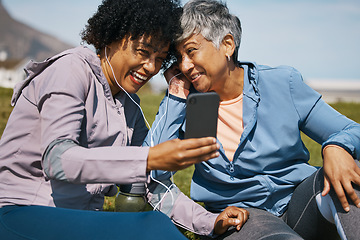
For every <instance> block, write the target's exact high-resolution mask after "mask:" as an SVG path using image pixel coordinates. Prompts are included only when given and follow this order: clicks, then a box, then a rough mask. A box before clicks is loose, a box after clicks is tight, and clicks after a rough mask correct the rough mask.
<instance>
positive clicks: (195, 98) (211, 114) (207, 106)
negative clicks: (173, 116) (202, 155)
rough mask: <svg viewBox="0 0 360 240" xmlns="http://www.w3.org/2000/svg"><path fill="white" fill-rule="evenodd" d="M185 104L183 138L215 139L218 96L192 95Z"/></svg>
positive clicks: (210, 93)
mask: <svg viewBox="0 0 360 240" xmlns="http://www.w3.org/2000/svg"><path fill="white" fill-rule="evenodd" d="M186 102H187V105H186V123H185V138H201V137H215V138H216V132H217V121H218V110H219V102H220V97H219V95H218V94H217V93H216V92H207V93H192V94H190V95H189V96H188V98H187V100H186Z"/></svg>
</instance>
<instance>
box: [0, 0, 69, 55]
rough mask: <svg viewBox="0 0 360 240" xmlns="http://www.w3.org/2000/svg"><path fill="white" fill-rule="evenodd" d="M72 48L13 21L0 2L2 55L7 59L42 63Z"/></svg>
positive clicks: (0, 50) (0, 51)
mask: <svg viewBox="0 0 360 240" xmlns="http://www.w3.org/2000/svg"><path fill="white" fill-rule="evenodd" d="M71 47H73V46H71V45H70V44H67V43H64V42H62V41H60V40H58V39H57V38H55V37H52V36H50V35H48V34H44V33H42V32H40V31H38V30H36V29H34V28H32V27H30V26H27V25H26V24H24V23H21V22H19V21H17V20H15V19H13V18H12V17H11V16H10V14H9V13H8V11H7V10H6V9H5V7H4V6H3V4H2V1H1V0H0V53H2V54H3V55H4V54H5V55H6V58H7V59H26V58H30V59H34V60H37V61H41V60H44V59H46V58H48V57H50V56H52V55H54V54H57V53H59V52H61V51H63V50H65V49H68V48H71Z"/></svg>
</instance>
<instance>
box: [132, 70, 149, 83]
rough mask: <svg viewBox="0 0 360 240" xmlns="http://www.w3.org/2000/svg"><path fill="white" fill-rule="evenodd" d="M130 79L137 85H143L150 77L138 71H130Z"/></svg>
mask: <svg viewBox="0 0 360 240" xmlns="http://www.w3.org/2000/svg"><path fill="white" fill-rule="evenodd" d="M130 79H131V80H132V81H133V82H134V83H136V84H138V85H144V84H145V83H146V82H147V81H148V80H149V79H150V77H148V76H146V75H143V74H141V73H138V72H133V71H131V72H130Z"/></svg>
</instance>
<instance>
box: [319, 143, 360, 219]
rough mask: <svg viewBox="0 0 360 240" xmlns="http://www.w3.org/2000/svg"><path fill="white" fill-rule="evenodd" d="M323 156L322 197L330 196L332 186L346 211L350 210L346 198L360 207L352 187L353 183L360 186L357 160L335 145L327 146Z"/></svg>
mask: <svg viewBox="0 0 360 240" xmlns="http://www.w3.org/2000/svg"><path fill="white" fill-rule="evenodd" d="M323 156H324V189H323V192H322V196H325V195H326V194H328V193H329V191H330V188H331V186H332V187H333V188H334V190H335V192H336V195H337V196H338V198H339V200H340V202H341V205H342V207H343V208H344V210H345V211H347V212H348V211H349V210H350V208H349V203H348V201H347V199H346V196H348V197H349V198H350V199H351V201H353V203H354V204H355V205H356V206H357V207H360V199H359V197H358V196H357V195H356V193H355V191H354V188H353V186H352V183H354V184H356V185H358V186H360V168H359V167H358V166H357V165H356V163H355V160H354V159H353V158H352V156H351V155H350V154H349V153H348V152H347V151H345V150H344V149H343V148H341V147H338V146H335V145H328V146H326V147H325V148H324V151H323Z"/></svg>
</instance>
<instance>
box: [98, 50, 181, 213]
mask: <svg viewBox="0 0 360 240" xmlns="http://www.w3.org/2000/svg"><path fill="white" fill-rule="evenodd" d="M105 58H106V61H107V63H108V64H109V66H110V69H111V72H112V74H113V77H114V80H115V82H116V84H117V85H118V87H119V88H121V89H122V90H123V91H124V92H125V93H126V95H127V96H128V97H129V98H130V99H131V101H132V102H133V103H134V104H135V105H136V106H137V107H138V108H139V109H140V112H141V114H142V116H143V118H144V121H145V123H146V125H147V126H148V128H149V132H150V141H151V142H150V146H151V147H153V146H154V141H153V133H154V132H155V130H156V128H157V127H158V126H159V123H160V122H161V120H162V119H163V117H164V116H165V115H166V114H167V111H168V103H169V89H168V93H167V97H168V98H167V102H166V108H165V109H166V110H165V113H164V114H163V115H162V116H161V118H160V119H159V121H158V123H157V125H156V126H155V128H154V129H153V131H151V127H150V124H149V122H148V121H147V120H146V117H145V114H144V112H143V110H142V108H141V107H140V105H139V104H138V103H137V102H136V101H135V100H134V99H133V98H132V97H131V96H130V94H129V93H128V92H127V91H126V90H125V89H124V88H123V87H122V86H121V85H120V84H119V83H118V81H117V79H116V77H115V73H114V69H113V67H112V66H111V64H110V61H109V59H108V57H107V54H106V47H105ZM181 74H182V73H178V74H176V75H175V76H173V77H172V78H171V79H170V80H169V85H170V83H171V81H172V80H173V79H174V78H175V77H177V76H179V75H181ZM170 173H171V178H170V181H171V185H170V186H169V187H168V186H166V185H165V184H164V183H162V182H160V181H158V180H156V179H155V178H154V177H153V176H152V174H151V172H150V178H151V179H152V180H153V181H154V182H156V183H158V184H160V185H161V186H163V187H164V188H166V191H165V193H164V195H163V196H162V198H161V199H160V201H159V202H158V203H157V204H156V205H155V206H154V208H153V210H154V211H155V210H156V209H157V208H158V207H159V205H160V204H161V202H162V201H163V200H164V198H165V196H166V195H167V193H169V192H170V194H171V199H172V205H173V204H174V195H173V193H172V192H171V188H172V187H173V186H175V184H174V181H173V173H172V172H170Z"/></svg>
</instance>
